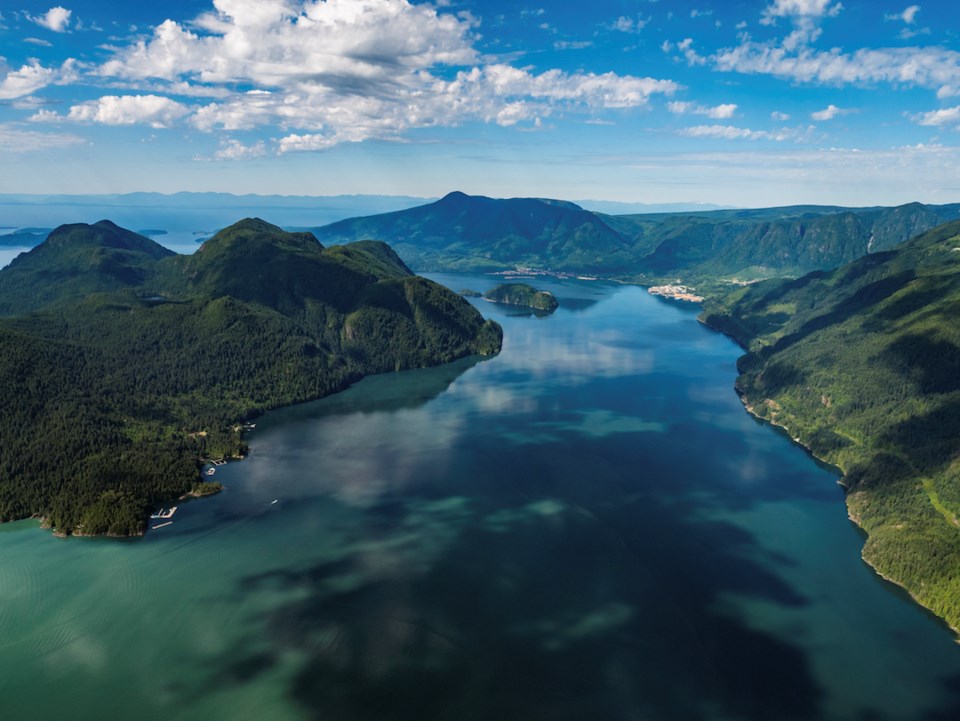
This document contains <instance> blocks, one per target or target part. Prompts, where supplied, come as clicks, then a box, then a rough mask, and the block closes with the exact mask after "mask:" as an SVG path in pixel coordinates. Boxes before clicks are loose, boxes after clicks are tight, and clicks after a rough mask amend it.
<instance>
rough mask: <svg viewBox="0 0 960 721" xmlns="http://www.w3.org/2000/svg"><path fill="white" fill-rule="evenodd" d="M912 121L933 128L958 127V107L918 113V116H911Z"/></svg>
mask: <svg viewBox="0 0 960 721" xmlns="http://www.w3.org/2000/svg"><path fill="white" fill-rule="evenodd" d="M913 119H914V120H915V121H916V122H917V123H919V124H920V125H932V126H935V127H940V126H942V125H960V105H958V106H955V107H952V108H941V109H940V110H931V111H930V112H927V113H920V114H919V115H916V116H913Z"/></svg>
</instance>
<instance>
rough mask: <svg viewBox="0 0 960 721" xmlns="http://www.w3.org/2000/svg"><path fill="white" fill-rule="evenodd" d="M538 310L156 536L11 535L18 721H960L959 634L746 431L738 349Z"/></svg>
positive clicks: (552, 284) (565, 293)
mask: <svg viewBox="0 0 960 721" xmlns="http://www.w3.org/2000/svg"><path fill="white" fill-rule="evenodd" d="M433 277H434V278H435V279H437V280H439V281H441V282H443V283H445V284H447V285H448V286H450V287H451V288H454V289H455V290H459V289H461V288H464V287H469V288H473V289H476V290H479V291H483V290H485V289H487V288H489V287H492V285H494V284H495V283H496V282H497V279H495V278H493V277H490V276H456V275H436V276H433ZM535 284H536V285H537V286H538V287H544V288H546V289H549V290H551V291H553V292H554V293H555V294H556V295H557V296H558V298H559V299H560V303H561V306H560V309H559V310H558V311H557V312H556V313H555V314H553V315H551V316H547V317H537V316H534V315H531V314H528V313H524V312H523V311H522V310H521V309H510V308H508V307H505V306H498V305H493V304H489V303H485V302H483V301H482V300H477V301H475V303H476V305H477V307H478V308H480V310H481V311H482V312H483V313H485V314H486V315H488V316H491V317H494V318H496V319H497V320H498V321H499V322H501V323H502V324H503V326H504V332H505V338H504V349H503V352H502V353H501V354H500V355H499V356H497V357H495V358H492V359H488V360H482V361H481V360H479V359H464V360H462V361H459V362H457V363H454V364H451V365H449V366H444V367H441V368H436V369H429V370H421V371H412V372H405V373H396V374H387V375H382V376H376V377H371V378H368V379H365V380H364V381H362V382H361V383H358V384H357V385H355V386H354V387H353V388H351V389H349V390H347V391H345V392H343V393H341V394H338V395H336V396H332V397H330V398H327V399H324V400H321V401H317V402H314V403H309V404H305V405H302V406H297V407H292V408H287V409H282V410H279V411H275V412H273V413H270V414H267V415H266V416H264V417H262V418H260V419H257V425H256V428H255V429H254V430H253V431H251V433H250V435H249V442H250V445H251V454H250V456H249V457H248V458H247V459H246V460H244V461H243V462H239V463H231V464H228V465H227V466H224V467H220V468H219V469H217V473H216V476H215V478H216V479H217V480H220V481H222V482H223V483H224V485H225V486H226V490H225V491H224V493H222V494H220V495H219V496H216V497H213V498H209V499H204V500H201V501H194V502H189V503H186V504H181V505H180V506H179V507H178V510H177V512H176V513H175V515H174V516H173V517H172V519H171V520H172V521H173V523H172V524H171V525H168V526H164V527H162V528H158V529H157V530H155V531H152V532H151V533H149V534H148V535H147V536H146V537H145V538H143V539H139V540H131V541H116V540H108V539H70V540H63V539H56V538H53V537H52V536H51V535H49V533H47V532H44V531H41V530H39V529H38V528H37V527H36V526H37V524H36V523H35V522H21V523H15V524H8V525H5V526H2V527H0V609H2V610H0V699H2V708H3V711H4V717H5V718H24V717H26V716H27V715H30V716H36V715H40V716H46V715H53V714H61V713H64V712H67V713H69V715H70V716H71V717H73V718H79V719H95V718H96V719H100V718H104V717H110V718H133V717H136V718H141V719H264V718H269V719H333V720H337V719H357V720H364V721H365V720H370V721H373V720H378V721H390V720H392V719H418V720H427V719H453V720H458V721H460V720H462V721H468V720H471V719H478V720H479V719H524V720H527V719H560V720H564V719H570V720H571V721H573V720H574V719H576V720H578V721H579V720H582V719H624V720H626V719H653V720H663V721H672V720H674V719H681V720H682V719H692V720H700V719H703V720H704V721H708V720H709V721H713V720H715V719H716V720H718V721H719V720H726V719H730V720H741V719H746V720H750V721H775V720H777V719H804V720H806V719H810V720H816V719H829V720H833V719H837V720H841V719H843V720H846V719H849V720H850V721H866V720H870V721H887V720H890V721H893V720H901V719H902V720H903V721H907V720H910V721H913V720H916V719H925V720H928V721H938V720H940V719H942V720H944V721H946V720H947V719H954V718H958V717H960V649H958V648H957V646H956V644H955V643H954V641H953V636H952V634H951V633H950V631H949V630H948V629H946V628H945V627H944V626H943V625H942V624H941V623H940V622H939V621H937V620H936V619H934V618H933V617H931V616H930V615H929V614H927V613H926V612H925V611H923V609H921V608H919V607H918V606H917V605H915V604H914V603H913V602H912V601H910V599H909V598H907V597H906V596H905V594H903V593H902V592H900V591H899V590H898V589H896V588H895V587H893V586H891V585H890V584H888V583H886V582H884V581H882V580H881V579H879V578H878V577H877V576H876V575H875V574H874V573H873V572H872V570H871V569H870V568H868V567H867V566H866V565H865V564H863V562H862V561H861V560H860V557H859V553H860V548H861V546H862V537H861V535H860V534H859V533H858V531H857V529H856V528H855V527H854V526H852V524H851V523H850V522H849V521H848V520H847V517H846V511H845V508H844V505H843V497H842V492H841V490H840V488H839V487H838V486H837V484H836V480H837V478H836V474H835V473H833V472H831V471H830V470H829V469H827V468H824V467H822V466H820V465H818V464H817V463H816V462H815V461H814V460H813V459H812V458H810V456H809V455H808V454H806V453H805V452H804V451H803V449H801V448H799V447H798V446H796V445H795V444H793V443H792V442H791V441H790V440H789V439H788V438H787V437H785V436H784V434H782V433H780V432H778V431H776V430H775V429H773V428H770V427H769V426H765V425H762V424H759V423H757V422H756V421H754V420H753V419H752V418H751V417H750V416H748V415H747V414H746V413H745V412H744V410H743V408H742V406H741V404H740V402H739V400H738V399H737V397H736V395H735V393H734V392H733V381H734V379H735V377H736V369H735V361H736V358H737V356H738V355H739V354H740V351H739V349H738V348H737V347H736V346H735V345H734V344H733V343H732V342H731V341H729V340H728V339H726V338H724V337H723V336H721V335H718V334H716V333H714V332H712V331H710V330H709V329H707V328H705V327H703V326H701V325H700V324H698V323H697V322H696V308H694V307H692V306H685V305H682V304H678V303H675V302H670V301H665V300H662V299H657V298H653V297H651V296H649V295H647V294H646V293H645V292H644V291H643V290H642V289H640V288H636V287H627V286H618V285H611V284H605V283H602V282H586V281H573V280H570V281H559V280H545V279H537V280H536V281H535Z"/></svg>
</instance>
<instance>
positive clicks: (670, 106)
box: [667, 101, 737, 120]
mask: <svg viewBox="0 0 960 721" xmlns="http://www.w3.org/2000/svg"><path fill="white" fill-rule="evenodd" d="M667 110H669V111H670V112H671V113H674V114H676V115H686V114H688V113H690V114H693V115H706V116H707V117H709V118H714V119H715V120H723V119H726V118H732V117H733V115H734V113H736V111H737V105H736V104H735V103H722V104H721V105H714V106H713V107H709V106H704V105H696V104H695V103H691V102H686V101H672V102H669V103H667Z"/></svg>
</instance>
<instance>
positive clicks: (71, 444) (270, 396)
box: [0, 218, 502, 536]
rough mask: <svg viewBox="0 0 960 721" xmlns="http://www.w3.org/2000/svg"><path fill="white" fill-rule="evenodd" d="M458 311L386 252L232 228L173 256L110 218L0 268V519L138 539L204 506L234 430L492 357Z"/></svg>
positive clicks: (476, 325)
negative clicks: (162, 516)
mask: <svg viewBox="0 0 960 721" xmlns="http://www.w3.org/2000/svg"><path fill="white" fill-rule="evenodd" d="M501 342H502V330H501V328H500V326H499V325H497V324H496V323H495V322H493V321H488V320H484V319H483V317H482V316H481V315H480V313H479V312H478V311H477V309H476V308H474V307H473V306H472V305H471V304H470V303H469V301H467V300H466V299H464V298H462V297H460V296H459V295H457V294H456V293H454V292H453V291H451V290H449V289H447V288H444V287H443V286H441V285H439V284H437V283H434V282H433V281H430V280H427V279H425V278H421V277H419V276H416V275H414V274H413V273H412V272H411V271H410V269H409V268H408V267H407V266H406V265H405V264H404V263H403V261H402V260H400V258H399V257H398V256H397V255H396V253H394V252H393V250H392V249H391V248H390V247H389V246H388V245H386V244H385V243H381V242H376V241H361V242H356V243H350V244H348V245H342V246H334V247H330V248H326V247H324V246H323V245H321V243H320V242H319V241H317V239H316V238H315V237H314V236H313V235H312V234H310V233H288V232H285V231H283V230H281V229H280V228H278V227H276V226H274V225H271V224H270V223H267V222H265V221H263V220H260V219H256V218H248V219H246V220H242V221H240V222H238V223H236V224H234V225H232V226H230V227H228V228H225V229H224V230H221V231H220V232H218V233H217V234H216V235H215V236H214V237H212V238H211V239H209V240H207V241H206V242H205V243H204V244H203V245H202V246H201V247H200V248H199V249H198V250H197V251H196V253H195V254H193V255H178V254H176V253H174V252H172V251H170V250H168V249H166V248H164V247H163V246H161V245H159V244H158V243H156V242H155V241H153V240H151V239H150V238H147V237H145V236H143V235H139V234H137V233H133V232H131V231H129V230H125V229H123V228H120V227H118V226H117V225H115V224H114V223H112V222H110V221H100V222H98V223H95V224H93V225H87V224H83V223H79V224H73V225H63V226H60V227H59V228H57V229H55V230H54V231H53V232H52V233H50V235H49V237H48V238H47V239H46V240H45V241H44V242H43V243H41V244H40V245H38V246H37V247H36V248H34V249H32V250H31V251H29V252H27V253H23V254H21V255H20V256H18V257H17V258H16V259H15V260H13V261H12V262H11V263H10V265H8V266H7V267H6V268H3V269H2V270H0V407H2V408H3V409H4V412H3V414H2V415H0V448H3V454H2V455H0V521H9V520H16V519H21V518H28V517H40V518H42V519H44V523H45V525H47V526H49V527H51V528H52V529H53V530H54V532H55V533H57V534H58V535H71V534H73V533H82V534H83V535H114V536H125V535H136V534H141V533H143V532H144V531H145V530H146V528H147V520H148V517H149V515H150V512H151V509H154V508H156V507H157V506H158V505H161V504H164V503H166V502H167V501H170V500H172V499H176V498H180V497H181V496H184V495H187V496H190V495H206V494H208V493H211V492H216V491H217V490H219V489H220V486H219V484H206V483H203V479H204V477H203V476H202V474H201V470H202V468H203V461H202V460H201V459H225V458H237V457H241V456H243V455H245V450H246V449H245V443H244V440H243V437H242V432H243V428H244V423H245V422H248V421H249V420H250V419H252V418H254V417H255V416H257V415H258V414H260V413H263V412H264V411H266V410H269V409H271V408H277V407H280V406H285V405H290V404H294V403H301V402H304V401H308V400H313V399H316V398H320V397H323V396H325V395H328V394H330V393H334V392H336V391H339V390H342V389H344V388H346V387H347V386H349V385H350V384H352V383H354V382H356V381H357V380H359V379H361V378H363V377H364V376H366V375H369V374H372V373H381V372H386V371H397V370H403V369H407V368H421V367H426V366H433V365H438V364H441V363H446V362H449V361H453V360H456V359H458V358H461V357H465V356H470V355H492V354H495V353H497V352H499V350H500V346H501Z"/></svg>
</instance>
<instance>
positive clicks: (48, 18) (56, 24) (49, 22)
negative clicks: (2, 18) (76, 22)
mask: <svg viewBox="0 0 960 721" xmlns="http://www.w3.org/2000/svg"><path fill="white" fill-rule="evenodd" d="M72 14H73V11H71V10H67V9H66V8H63V7H60V6H59V5H57V6H56V7H52V8H50V9H49V10H47V12H45V13H44V14H43V15H39V16H37V17H34V16H32V15H27V18H28V19H29V20H30V21H31V22H34V23H36V24H37V25H39V26H40V27H44V28H46V29H47V30H52V31H53V32H55V33H63V32H66V30H67V26H68V25H70V16H71V15H72Z"/></svg>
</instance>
